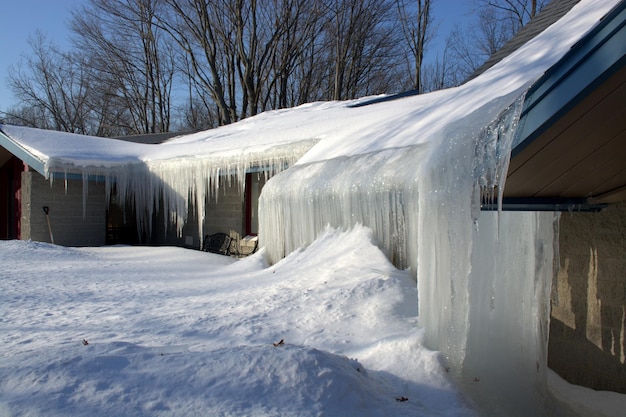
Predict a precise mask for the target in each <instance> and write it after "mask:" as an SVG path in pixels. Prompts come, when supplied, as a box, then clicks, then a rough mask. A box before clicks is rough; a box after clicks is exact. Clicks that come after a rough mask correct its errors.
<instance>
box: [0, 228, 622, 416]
mask: <svg viewBox="0 0 626 417" xmlns="http://www.w3.org/2000/svg"><path fill="white" fill-rule="evenodd" d="M371 236H372V234H371V231H369V230H368V229H366V228H364V227H356V228H354V229H353V230H351V231H349V232H338V231H335V230H327V231H326V232H325V233H324V234H323V235H322V236H321V237H320V238H319V239H318V240H316V241H315V243H314V244H313V245H311V246H310V247H308V248H307V249H304V250H300V251H297V252H295V253H293V254H291V255H290V256H288V257H287V258H286V259H284V260H283V261H281V262H279V263H278V264H276V265H273V266H268V265H267V264H266V262H265V260H264V257H263V251H261V252H259V253H257V254H255V255H253V256H251V257H248V258H245V259H242V260H235V259H232V258H228V257H223V256H220V255H213V254H209V253H205V252H199V251H194V250H188V249H182V248H173V247H128V246H114V247H103V248H64V247H60V246H54V245H50V244H47V243H38V242H30V241H0V265H1V268H0V416H2V417H8V416H90V417H94V416H290V417H291V416H342V417H345V416H426V417H428V416H477V415H478V413H477V412H476V411H475V410H474V409H473V408H472V406H471V405H470V403H469V401H468V400H467V399H464V397H463V395H462V394H461V392H460V391H459V389H458V388H457V385H456V384H455V382H454V381H453V380H452V379H451V377H450V375H449V374H448V373H447V372H446V369H445V366H443V365H442V361H441V360H440V354H439V353H438V352H433V351H430V350H428V349H426V348H425V347H423V345H422V343H421V340H422V331H421V330H420V329H419V328H418V326H417V317H416V314H417V305H416V296H417V295H416V289H415V282H414V280H413V279H412V278H410V277H409V275H408V273H407V272H405V271H399V270H397V269H395V268H394V267H393V266H392V265H391V264H390V263H389V262H388V261H387V259H386V258H385V256H384V255H383V254H382V253H381V252H380V250H379V249H378V248H377V247H376V246H375V245H374V244H373V243H372V237H371ZM281 341H282V344H280V342H281ZM275 344H276V345H277V346H275ZM550 383H551V386H552V391H553V393H554V396H555V397H556V398H560V399H561V400H563V401H567V402H569V403H570V404H572V406H573V408H574V409H576V410H578V411H579V412H581V414H580V415H585V416H586V415H589V416H591V415H596V416H599V415H606V416H619V415H621V414H620V412H622V411H623V410H624V409H626V396H624V395H620V394H615V393H597V392H594V391H592V390H589V389H585V388H582V387H575V386H571V385H569V384H567V383H566V382H564V381H563V380H561V379H560V378H559V377H558V376H557V375H556V374H553V373H552V374H551V375H550ZM403 399H406V401H399V400H403Z"/></svg>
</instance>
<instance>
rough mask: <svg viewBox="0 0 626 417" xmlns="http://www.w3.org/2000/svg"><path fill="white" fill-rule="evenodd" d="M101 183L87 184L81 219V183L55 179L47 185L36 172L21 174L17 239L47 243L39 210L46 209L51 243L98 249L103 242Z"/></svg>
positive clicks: (103, 218)
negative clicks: (47, 208) (20, 201)
mask: <svg viewBox="0 0 626 417" xmlns="http://www.w3.org/2000/svg"><path fill="white" fill-rule="evenodd" d="M105 201H106V199H105V187H104V184H102V183H100V184H97V183H95V182H90V183H89V186H88V196H87V204H86V210H85V213H84V216H83V182H82V180H68V182H67V190H66V189H65V181H64V180H62V179H59V180H55V181H54V182H53V184H52V186H50V181H49V180H46V179H45V178H44V177H43V176H42V175H40V174H39V173H37V172H32V171H31V172H23V173H22V218H21V222H22V223H21V224H22V228H21V238H22V239H23V240H35V241H41V242H50V232H49V230H48V223H47V220H46V215H45V213H44V211H43V207H44V206H45V207H49V217H50V225H51V228H52V235H53V237H54V243H55V244H57V245H63V246H101V245H104V244H105V239H106V205H105Z"/></svg>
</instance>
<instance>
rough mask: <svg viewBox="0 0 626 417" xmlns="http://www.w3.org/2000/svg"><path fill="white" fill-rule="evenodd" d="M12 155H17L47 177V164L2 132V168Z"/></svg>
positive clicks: (0, 148) (0, 153) (0, 150)
mask: <svg viewBox="0 0 626 417" xmlns="http://www.w3.org/2000/svg"><path fill="white" fill-rule="evenodd" d="M11 155H15V156H16V157H17V158H18V159H20V160H21V161H22V162H24V163H25V164H26V165H28V166H29V167H31V168H32V169H34V170H35V171H37V172H39V173H40V174H41V175H45V162H44V161H43V160H42V159H41V158H38V157H37V156H36V155H34V154H33V153H31V152H30V151H28V150H27V149H26V148H24V147H23V146H21V145H20V144H19V143H17V142H15V141H14V140H12V139H11V138H10V137H8V136H7V135H5V134H4V133H3V132H2V130H0V166H2V165H3V164H4V163H5V162H6V161H8V160H9V158H10V157H11Z"/></svg>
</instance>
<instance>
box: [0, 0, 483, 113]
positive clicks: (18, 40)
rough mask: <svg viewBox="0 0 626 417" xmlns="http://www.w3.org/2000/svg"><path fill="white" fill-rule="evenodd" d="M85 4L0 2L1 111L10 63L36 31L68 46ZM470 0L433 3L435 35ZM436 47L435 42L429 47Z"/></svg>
mask: <svg viewBox="0 0 626 417" xmlns="http://www.w3.org/2000/svg"><path fill="white" fill-rule="evenodd" d="M84 3H86V1H85V0H8V1H5V2H4V3H3V5H2V21H1V22H0V45H2V53H1V56H2V59H0V110H6V109H7V108H8V107H9V106H11V105H14V104H16V102H15V99H14V98H13V96H12V93H11V91H10V90H9V88H8V86H7V75H8V71H9V67H10V66H12V65H13V66H17V64H18V63H19V60H20V57H21V56H23V55H24V54H26V55H28V54H30V51H31V49H30V46H29V45H28V39H29V37H32V36H33V35H34V34H35V31H36V30H38V29H39V30H40V31H42V32H43V33H44V34H45V35H47V37H48V39H49V40H50V41H52V42H54V43H55V44H57V45H59V46H61V47H62V48H63V49H67V48H69V40H68V36H69V30H68V29H67V27H68V23H69V20H70V19H71V11H72V10H73V9H76V8H77V7H80V5H82V4H84ZM471 4H472V0H436V1H435V2H434V5H433V9H434V14H435V19H437V20H438V22H439V27H438V37H437V39H435V41H443V40H445V38H446V36H447V34H448V32H449V30H450V28H451V27H452V26H454V24H456V23H463V22H464V21H466V20H467V16H466V14H467V13H468V11H469V9H470V7H471ZM431 48H432V50H436V49H438V48H436V45H432V46H431Z"/></svg>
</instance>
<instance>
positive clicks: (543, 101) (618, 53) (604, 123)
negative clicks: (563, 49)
mask: <svg viewBox="0 0 626 417" xmlns="http://www.w3.org/2000/svg"><path fill="white" fill-rule="evenodd" d="M625 56H626V2H625V1H622V2H621V3H620V4H618V5H617V6H616V7H615V8H614V9H613V11H612V12H610V13H609V14H608V15H607V16H605V18H604V19H603V20H602V21H600V22H599V24H598V26H596V27H595V28H594V29H593V30H592V31H591V32H590V33H588V34H587V35H586V36H585V37H584V38H583V39H581V41H579V42H578V43H577V44H576V45H575V46H574V47H573V48H572V49H571V51H570V52H569V53H568V54H566V56H564V57H563V59H561V60H560V61H559V62H558V63H557V64H556V65H555V66H553V67H552V68H551V69H550V70H549V71H547V72H546V73H545V74H544V76H543V77H542V78H541V79H539V80H538V81H537V82H536V83H535V84H534V85H533V87H532V88H531V89H530V90H529V92H528V94H527V97H526V101H525V105H524V109H523V111H522V115H521V119H520V127H519V129H518V135H517V137H516V140H515V142H514V145H513V150H512V153H511V162H510V166H509V171H508V175H507V180H506V185H505V189H504V197H505V201H509V202H511V201H518V202H521V201H524V202H525V204H526V206H527V207H528V209H532V207H533V202H534V203H536V205H537V206H542V205H544V203H545V202H548V201H549V202H552V204H553V207H554V209H555V210H563V209H572V207H574V206H576V207H579V208H580V209H585V208H589V209H592V208H598V207H601V205H602V204H608V203H615V202H619V201H624V200H626V163H625V162H624V161H626V57H625Z"/></svg>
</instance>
